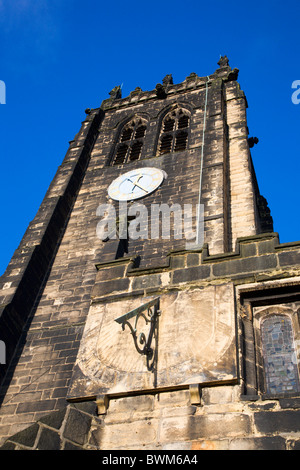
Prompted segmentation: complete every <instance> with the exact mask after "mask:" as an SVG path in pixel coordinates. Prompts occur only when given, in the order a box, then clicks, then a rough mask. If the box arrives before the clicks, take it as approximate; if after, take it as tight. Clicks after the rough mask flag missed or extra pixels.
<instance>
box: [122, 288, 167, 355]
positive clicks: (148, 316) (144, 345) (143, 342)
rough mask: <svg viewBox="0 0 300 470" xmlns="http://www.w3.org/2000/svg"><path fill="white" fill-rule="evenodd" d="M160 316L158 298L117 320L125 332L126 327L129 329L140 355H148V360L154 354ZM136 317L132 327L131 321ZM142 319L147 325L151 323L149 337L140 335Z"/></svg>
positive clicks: (141, 333) (143, 334) (142, 333)
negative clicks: (154, 336)
mask: <svg viewBox="0 0 300 470" xmlns="http://www.w3.org/2000/svg"><path fill="white" fill-rule="evenodd" d="M145 312H146V313H145ZM159 315H160V310H159V297H157V298H155V299H153V300H151V301H150V302H147V303H146V304H144V305H141V306H140V307H138V308H135V309H134V310H131V311H130V312H128V313H125V315H122V316H121V317H118V318H116V319H115V321H116V322H117V323H119V324H121V325H122V329H123V331H124V330H125V326H126V325H127V326H128V327H129V329H130V332H131V334H132V337H133V341H134V345H135V348H136V350H137V352H138V353H139V354H142V355H146V356H147V359H151V358H152V356H153V353H154V352H153V348H152V347H151V343H152V338H153V335H154V331H155V328H156V323H157V318H158V316H159ZM134 317H135V322H134V326H132V324H131V323H130V322H129V320H130V319H131V318H134ZM140 318H143V319H144V321H145V323H146V325H148V323H150V328H149V330H148V334H147V336H146V334H145V333H144V332H143V331H141V332H140V333H139V334H138V330H137V325H138V321H139V319H140Z"/></svg>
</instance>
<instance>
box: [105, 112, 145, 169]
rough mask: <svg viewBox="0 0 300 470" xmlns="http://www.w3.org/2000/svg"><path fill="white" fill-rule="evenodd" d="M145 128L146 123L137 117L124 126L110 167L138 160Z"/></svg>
mask: <svg viewBox="0 0 300 470" xmlns="http://www.w3.org/2000/svg"><path fill="white" fill-rule="evenodd" d="M146 128H147V125H146V121H145V120H144V119H141V118H139V117H137V118H134V119H132V120H131V121H130V122H128V123H127V124H125V126H124V127H123V129H122V132H121V134H120V137H119V140H118V143H117V145H116V147H115V153H114V156H113V159H112V165H122V164H123V163H127V162H130V161H134V160H139V158H140V157H141V153H142V147H143V143H144V137H145V133H146Z"/></svg>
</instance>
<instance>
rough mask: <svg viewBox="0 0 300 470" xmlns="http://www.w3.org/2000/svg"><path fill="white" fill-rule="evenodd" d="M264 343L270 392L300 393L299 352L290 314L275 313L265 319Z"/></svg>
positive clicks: (267, 386) (265, 373) (262, 331)
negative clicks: (297, 352)
mask: <svg viewBox="0 0 300 470" xmlns="http://www.w3.org/2000/svg"><path fill="white" fill-rule="evenodd" d="M261 343H262V356H263V369H264V378H265V389H266V390H265V391H266V393H267V394H270V395H281V394H286V393H299V392H300V383H299V370H298V363H297V354H296V349H295V342H294V334H293V326H292V322H291V319H290V318H289V316H287V315H278V314H273V315H270V316H267V317H266V318H265V319H263V320H262V322H261Z"/></svg>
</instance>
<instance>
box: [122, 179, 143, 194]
mask: <svg viewBox="0 0 300 470" xmlns="http://www.w3.org/2000/svg"><path fill="white" fill-rule="evenodd" d="M126 179H127V181H130V183H132V184H133V185H134V186H133V188H132V191H131V192H133V190H134V188H135V187H136V186H137V187H138V188H140V189H142V190H143V191H145V192H146V193H148V191H147V189H145V188H143V187H142V186H140V185H139V184H137V182H136V181H135V182H133V181H131V179H129V178H126ZM137 181H138V180H137Z"/></svg>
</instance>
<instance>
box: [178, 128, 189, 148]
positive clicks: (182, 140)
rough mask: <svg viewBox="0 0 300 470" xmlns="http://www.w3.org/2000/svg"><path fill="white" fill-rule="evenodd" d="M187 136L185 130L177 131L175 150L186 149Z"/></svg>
mask: <svg viewBox="0 0 300 470" xmlns="http://www.w3.org/2000/svg"><path fill="white" fill-rule="evenodd" d="M187 138H188V135H187V132H178V134H177V135H176V142H175V152H179V151H180V150H185V149H186V142H187Z"/></svg>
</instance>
